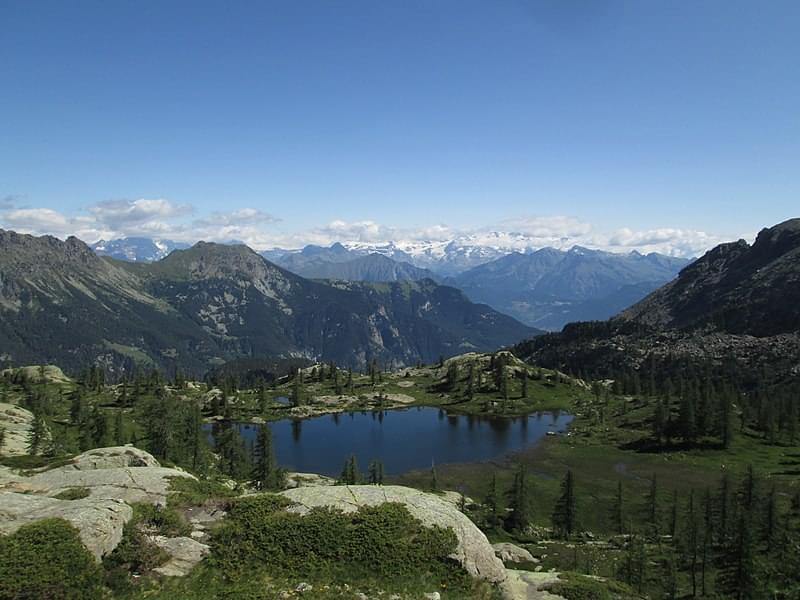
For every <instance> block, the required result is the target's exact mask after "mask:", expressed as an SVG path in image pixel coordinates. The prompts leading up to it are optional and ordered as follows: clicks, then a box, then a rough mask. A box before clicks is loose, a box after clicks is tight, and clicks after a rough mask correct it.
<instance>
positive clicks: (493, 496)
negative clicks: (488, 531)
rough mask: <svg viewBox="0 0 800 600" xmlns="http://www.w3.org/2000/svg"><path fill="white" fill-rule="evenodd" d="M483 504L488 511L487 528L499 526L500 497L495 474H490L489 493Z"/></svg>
mask: <svg viewBox="0 0 800 600" xmlns="http://www.w3.org/2000/svg"><path fill="white" fill-rule="evenodd" d="M483 503H484V504H485V505H486V508H487V509H488V510H489V519H488V520H489V526H490V527H492V528H495V527H497V526H498V525H499V524H500V497H499V495H498V492H497V474H496V473H492V481H491V482H490V483H489V491H488V492H487V493H486V498H485V499H484V501H483Z"/></svg>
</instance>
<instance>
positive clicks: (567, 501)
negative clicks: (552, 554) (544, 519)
mask: <svg viewBox="0 0 800 600" xmlns="http://www.w3.org/2000/svg"><path fill="white" fill-rule="evenodd" d="M576 527H577V505H576V498H575V479H574V477H573V475H572V471H571V470H568V471H567V473H566V475H564V479H563V481H562V482H561V495H560V496H559V498H558V501H557V502H556V506H555V509H554V510H553V529H555V531H556V533H557V535H558V536H559V537H562V538H564V539H567V538H569V536H571V535H572V534H573V532H574V531H575V529H576Z"/></svg>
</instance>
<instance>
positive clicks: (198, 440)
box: [185, 404, 210, 474]
mask: <svg viewBox="0 0 800 600" xmlns="http://www.w3.org/2000/svg"><path fill="white" fill-rule="evenodd" d="M185 447H186V454H187V462H188V463H189V465H191V468H192V470H193V471H194V472H196V473H201V474H202V473H205V472H206V471H207V470H208V467H209V462H210V456H209V454H210V452H209V447H208V436H207V434H206V432H205V430H204V429H203V413H202V410H201V409H200V405H199V404H194V405H193V406H191V407H190V409H189V412H188V415H187V416H186V442H185Z"/></svg>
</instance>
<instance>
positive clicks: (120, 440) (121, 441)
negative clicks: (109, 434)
mask: <svg viewBox="0 0 800 600" xmlns="http://www.w3.org/2000/svg"><path fill="white" fill-rule="evenodd" d="M125 442H126V440H125V424H124V420H123V415H122V410H117V413H116V414H115V415H114V444H116V445H117V446H124V445H125Z"/></svg>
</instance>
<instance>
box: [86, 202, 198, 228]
mask: <svg viewBox="0 0 800 600" xmlns="http://www.w3.org/2000/svg"><path fill="white" fill-rule="evenodd" d="M191 212H192V208H191V207H190V206H188V205H177V204H175V203H173V202H170V201H169V200H164V199H157V200H148V199H146V198H140V199H139V200H106V201H104V202H99V203H97V204H95V205H94V206H91V207H89V213H90V214H92V215H93V216H94V217H95V218H96V219H97V221H98V222H100V223H103V224H105V225H108V226H109V227H110V228H111V229H124V228H125V227H128V226H137V225H138V226H141V225H145V224H147V223H151V222H158V220H159V219H173V218H176V217H182V216H185V215H187V214H190V213H191Z"/></svg>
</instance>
